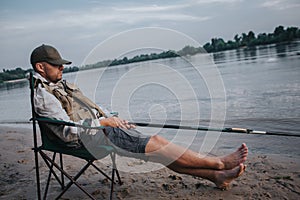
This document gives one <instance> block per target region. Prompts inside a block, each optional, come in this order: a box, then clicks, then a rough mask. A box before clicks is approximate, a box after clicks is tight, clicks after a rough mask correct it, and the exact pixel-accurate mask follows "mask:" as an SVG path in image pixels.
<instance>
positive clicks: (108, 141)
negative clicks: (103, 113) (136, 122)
mask: <svg viewBox="0 0 300 200" xmlns="http://www.w3.org/2000/svg"><path fill="white" fill-rule="evenodd" d="M103 132H104V133H103ZM150 137H151V136H146V135H143V134H141V133H140V132H138V131H137V130H135V129H130V130H127V129H121V128H112V127H106V128H105V129H104V130H103V131H99V132H97V134H96V135H89V136H87V135H86V136H84V138H82V139H84V145H85V146H86V145H87V146H89V148H93V147H95V148H96V147H97V145H103V144H105V145H111V146H113V147H114V148H115V150H116V153H117V154H119V155H121V156H127V157H134V158H139V159H143V160H147V157H146V155H145V149H146V145H147V144H148V142H149V140H150Z"/></svg>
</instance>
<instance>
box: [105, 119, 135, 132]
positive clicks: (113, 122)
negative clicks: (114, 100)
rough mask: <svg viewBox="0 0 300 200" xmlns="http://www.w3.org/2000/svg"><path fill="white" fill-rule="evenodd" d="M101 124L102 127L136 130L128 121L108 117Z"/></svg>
mask: <svg viewBox="0 0 300 200" xmlns="http://www.w3.org/2000/svg"><path fill="white" fill-rule="evenodd" d="M100 124H101V125H102V126H111V127H116V128H124V129H131V128H135V126H134V125H133V124H129V123H128V121H127V120H123V119H120V118H118V117H108V118H104V119H101V121H100Z"/></svg>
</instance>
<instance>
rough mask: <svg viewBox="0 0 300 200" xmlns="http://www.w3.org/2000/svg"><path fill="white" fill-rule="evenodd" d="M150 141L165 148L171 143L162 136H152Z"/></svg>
mask: <svg viewBox="0 0 300 200" xmlns="http://www.w3.org/2000/svg"><path fill="white" fill-rule="evenodd" d="M150 140H152V142H154V143H155V144H157V145H160V146H165V145H167V144H168V143H169V141H168V140H166V139H165V138H163V137H162V136H159V135H153V136H151V139H150Z"/></svg>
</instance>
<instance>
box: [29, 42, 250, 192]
mask: <svg viewBox="0 0 300 200" xmlns="http://www.w3.org/2000/svg"><path fill="white" fill-rule="evenodd" d="M30 61H31V64H32V66H33V69H34V71H35V72H36V73H35V79H36V83H35V90H36V91H35V97H34V101H35V111H36V112H37V114H38V115H40V116H44V117H50V118H55V119H59V120H64V121H74V122H76V123H81V124H84V123H89V124H92V125H96V126H98V125H102V126H105V127H106V128H104V130H103V131H98V132H96V133H95V132H90V133H86V132H83V131H82V130H80V129H77V128H74V127H68V126H63V127H59V126H57V127H52V129H55V130H54V132H55V134H56V137H57V138H59V140H60V141H62V142H63V143H64V144H65V145H67V146H69V147H70V148H77V147H78V146H81V145H84V146H89V145H95V146H97V144H98V145H99V144H104V143H106V141H107V140H108V141H109V144H111V145H113V146H114V147H116V151H117V153H118V154H120V155H123V156H130V157H136V158H142V159H145V160H149V161H152V162H158V163H161V164H164V165H165V166H166V167H168V168H169V169H171V170H173V171H175V172H178V173H183V174H189V175H192V176H197V177H201V178H204V179H207V180H210V181H212V182H213V183H215V184H216V186H217V187H218V188H220V189H226V188H227V187H228V186H229V184H230V182H231V181H232V180H234V179H236V178H237V177H239V176H240V175H241V174H242V173H243V172H244V171H245V166H244V162H245V161H246V159H247V155H248V148H247V146H246V145H245V144H242V145H241V146H240V147H239V148H238V149H237V150H236V151H235V152H233V153H231V154H229V155H226V156H224V157H209V156H202V155H200V154H198V153H196V152H193V151H191V150H187V149H185V148H183V147H180V146H178V145H176V144H173V143H171V142H169V141H168V140H166V139H164V138H163V137H161V136H158V135H154V136H145V135H143V134H141V133H139V132H138V131H136V130H135V127H134V125H132V124H129V123H128V121H126V120H123V119H120V118H118V117H117V116H111V117H108V116H107V115H106V114H105V113H104V112H103V111H102V110H101V108H99V107H98V106H97V105H96V104H95V103H93V102H92V101H90V100H89V99H87V98H86V97H85V96H84V95H83V94H82V93H81V92H80V90H79V89H78V88H77V87H76V86H74V85H72V84H69V83H67V82H64V81H62V72H63V69H64V64H66V65H67V64H71V62H70V61H67V60H65V59H62V57H61V56H60V54H59V52H58V51H57V50H56V49H55V48H54V47H52V46H49V45H41V46H39V47H37V48H36V49H34V50H33V52H32V54H31V57H30ZM86 138H87V139H86ZM82 141H84V142H82ZM86 141H87V142H86Z"/></svg>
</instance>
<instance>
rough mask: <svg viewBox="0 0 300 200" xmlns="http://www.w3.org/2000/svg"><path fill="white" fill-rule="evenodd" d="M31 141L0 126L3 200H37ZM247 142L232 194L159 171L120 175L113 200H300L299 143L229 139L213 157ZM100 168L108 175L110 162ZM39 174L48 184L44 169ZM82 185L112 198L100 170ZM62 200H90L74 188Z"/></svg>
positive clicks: (26, 133)
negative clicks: (242, 169)
mask: <svg viewBox="0 0 300 200" xmlns="http://www.w3.org/2000/svg"><path fill="white" fill-rule="evenodd" d="M31 136H32V132H31V129H27V128H22V127H9V126H0V143H1V145H0V148H1V151H0V160H1V162H0V163H1V164H0V174H1V177H0V199H36V185H35V182H36V181H35V168H34V161H33V160H34V159H33V151H32V150H31V147H32V137H31ZM242 142H245V143H246V144H247V145H248V147H249V157H248V160H247V161H246V165H247V170H246V172H245V173H244V174H243V175H242V176H241V177H239V178H238V179H236V180H234V181H233V182H232V184H231V188H230V189H229V190H227V191H221V190H218V189H216V188H215V186H214V184H212V183H211V182H209V181H206V180H203V179H201V178H196V177H192V176H187V175H182V174H177V173H175V172H172V171H170V170H168V169H166V168H164V167H159V168H158V169H156V170H152V171H151V170H149V172H145V173H130V172H128V170H127V171H120V174H121V178H122V181H123V182H124V184H123V185H121V186H120V185H116V186H115V193H114V199H300V151H299V144H300V138H295V137H279V136H261V135H243V134H228V133H227V134H226V133H225V134H222V136H221V137H220V139H219V140H218V143H217V145H216V146H215V147H214V149H213V151H212V152H211V154H214V155H223V154H227V153H229V152H231V151H232V150H233V149H235V148H236V147H238V146H239V145H240V144H241V143H242ZM65 159H66V162H65V169H66V170H67V171H69V172H71V173H72V172H75V171H76V170H77V169H78V168H79V167H80V165H81V164H83V163H84V161H83V160H80V159H76V160H75V161H74V160H73V158H71V157H69V156H65ZM40 162H41V163H42V161H41V159H40ZM126 163H127V165H128V168H131V169H134V168H138V167H139V166H143V164H145V163H144V162H142V161H139V160H132V161H129V162H126ZM98 164H99V166H100V167H102V168H103V169H105V171H107V172H109V168H108V167H107V164H106V162H98ZM147 166H148V167H149V165H147ZM150 166H151V165H150ZM153 166H156V167H157V165H153ZM123 167H124V163H123ZM40 169H41V179H42V183H44V182H45V179H46V177H47V173H46V167H45V165H44V164H43V165H41V167H40ZM79 182H80V184H82V185H84V186H85V187H86V188H87V189H88V190H89V191H91V192H92V193H93V194H94V195H95V197H96V198H97V199H108V198H109V182H108V181H107V180H106V179H105V178H104V177H103V176H102V175H101V174H99V173H97V172H96V171H95V170H93V169H90V170H88V171H87V172H86V173H85V174H84V175H83V177H82V178H80V180H79ZM59 191H60V188H59V186H58V185H57V184H56V183H55V184H52V185H51V187H50V189H49V197H48V199H54V198H55V195H57V194H58V192H59ZM62 199H81V200H82V199H88V198H87V197H86V196H85V195H84V194H83V193H82V192H81V191H80V190H78V189H77V188H76V187H74V186H72V187H71V189H70V191H68V192H67V193H66V194H65V195H64V196H63V198H62Z"/></svg>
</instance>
